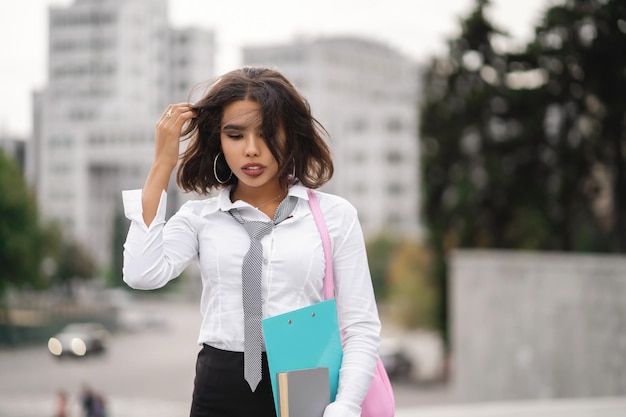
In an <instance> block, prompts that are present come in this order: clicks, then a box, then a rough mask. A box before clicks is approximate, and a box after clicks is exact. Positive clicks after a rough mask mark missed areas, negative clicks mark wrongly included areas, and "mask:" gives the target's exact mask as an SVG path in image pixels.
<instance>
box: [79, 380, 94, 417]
mask: <svg viewBox="0 0 626 417" xmlns="http://www.w3.org/2000/svg"><path fill="white" fill-rule="evenodd" d="M95 401H96V398H95V393H94V392H93V390H92V389H91V387H90V386H89V385H87V384H83V387H82V390H81V395H80V402H81V406H82V410H83V417H95V416H94V406H95Z"/></svg>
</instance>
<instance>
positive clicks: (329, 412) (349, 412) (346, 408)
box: [324, 401, 361, 417]
mask: <svg viewBox="0 0 626 417" xmlns="http://www.w3.org/2000/svg"><path fill="white" fill-rule="evenodd" d="M324 417H361V407H357V406H354V405H352V404H348V403H345V402H341V401H335V402H332V403H330V404H328V405H327V406H326V409H325V410H324Z"/></svg>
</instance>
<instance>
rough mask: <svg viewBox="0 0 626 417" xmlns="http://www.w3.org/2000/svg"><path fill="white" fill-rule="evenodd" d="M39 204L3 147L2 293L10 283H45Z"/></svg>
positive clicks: (0, 193) (0, 164)
mask: <svg viewBox="0 0 626 417" xmlns="http://www.w3.org/2000/svg"><path fill="white" fill-rule="evenodd" d="M42 242H43V233H42V231H41V229H40V227H39V221H38V214H37V206H36V203H35V200H34V198H33V196H32V195H31V193H30V191H29V189H28V186H27V185H26V183H25V182H24V180H23V178H22V174H21V172H20V170H19V168H18V167H17V165H16V164H15V162H14V161H13V160H12V159H11V158H9V157H8V156H6V155H5V154H4V152H2V150H0V265H1V267H0V296H2V294H4V292H5V291H6V290H7V288H8V287H9V286H15V287H21V286H25V285H30V286H33V287H39V286H41V285H43V281H42V276H41V273H40V268H39V267H40V264H41V259H42V257H43V245H42Z"/></svg>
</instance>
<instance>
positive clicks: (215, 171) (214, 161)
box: [213, 152, 233, 184]
mask: <svg viewBox="0 0 626 417" xmlns="http://www.w3.org/2000/svg"><path fill="white" fill-rule="evenodd" d="M220 155H222V152H220V153H218V154H217V155H215V159H213V176H214V177H215V179H216V180H217V182H219V183H220V184H226V183H227V182H228V181H229V180H230V179H231V178H232V177H233V171H230V175H229V176H228V178H226V179H225V180H224V181H222V180H221V179H220V177H218V176H217V158H219V157H220ZM224 159H226V157H224Z"/></svg>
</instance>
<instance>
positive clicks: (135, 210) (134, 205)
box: [122, 189, 167, 231]
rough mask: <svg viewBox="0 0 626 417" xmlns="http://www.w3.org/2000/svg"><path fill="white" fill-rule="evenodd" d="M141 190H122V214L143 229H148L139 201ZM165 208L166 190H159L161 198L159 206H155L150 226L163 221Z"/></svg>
mask: <svg viewBox="0 0 626 417" xmlns="http://www.w3.org/2000/svg"><path fill="white" fill-rule="evenodd" d="M142 193H143V190H141V189H138V190H124V191H122V201H123V203H124V215H125V216H126V218H127V219H128V220H131V221H133V222H136V223H138V224H139V225H141V226H142V227H143V229H144V230H145V231H147V230H149V227H148V226H146V223H145V222H144V220H143V205H142V203H141V198H142ZM166 209H167V192H166V191H165V190H163V191H162V192H161V199H160V200H159V207H158V208H157V212H156V216H155V218H154V220H153V221H152V223H151V224H150V226H153V225H155V224H160V223H162V222H163V221H165V211H166Z"/></svg>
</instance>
